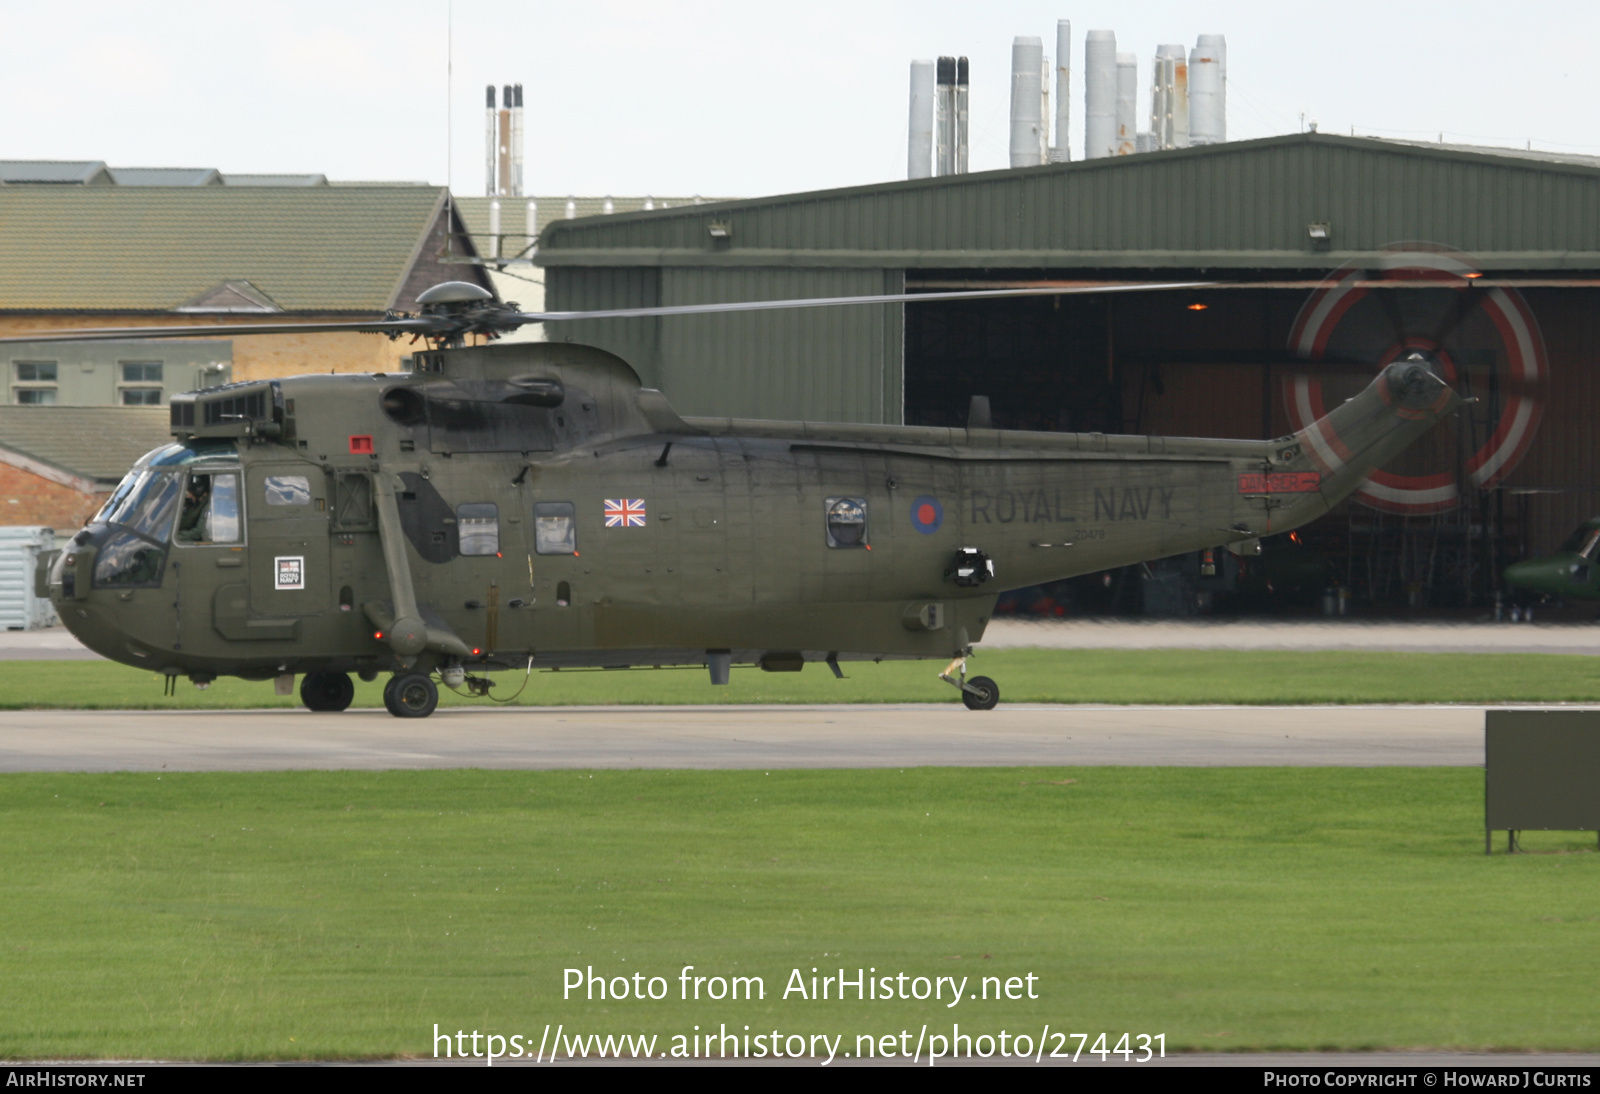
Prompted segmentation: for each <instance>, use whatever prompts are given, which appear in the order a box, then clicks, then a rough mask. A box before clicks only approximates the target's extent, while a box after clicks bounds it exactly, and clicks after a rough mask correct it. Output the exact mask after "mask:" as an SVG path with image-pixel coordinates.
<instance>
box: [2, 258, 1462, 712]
mask: <svg viewBox="0 0 1600 1094" xmlns="http://www.w3.org/2000/svg"><path fill="white" fill-rule="evenodd" d="M1192 284H1193V283H1185V284H1182V285H1157V286H1139V287H1137V288H1141V289H1146V290H1148V289H1152V288H1156V289H1161V288H1165V289H1171V288H1187V287H1192ZM1105 291H1118V289H1117V287H1106V286H1099V287H1091V288H1087V289H1085V288H1038V289H1006V290H988V291H985V290H972V291H961V292H948V293H925V294H916V295H909V296H906V295H902V296H874V297H850V298H838V299H825V300H814V299H808V300H798V301H759V302H746V303H731V304H710V305H689V306H681V307H660V308H640V309H626V310H615V311H605V312H586V313H573V312H544V313H533V312H520V311H517V310H516V306H515V305H513V304H507V303H502V302H500V301H498V300H496V299H495V298H494V297H493V296H492V295H491V294H489V293H487V292H485V291H484V290H483V289H481V288H479V287H477V286H475V285H470V284H466V283H462V282H449V283H446V284H443V285H439V286H435V287H434V288H432V289H430V290H428V291H427V292H426V293H424V294H422V296H421V297H419V305H420V313H419V314H417V315H406V316H402V315H391V316H386V317H384V318H383V319H381V320H375V321H372V322H348V323H345V322H333V323H329V322H319V323H306V324H288V325H261V326H259V327H254V326H235V327H230V328H229V330H230V332H231V333H234V334H253V333H284V332H296V331H329V330H351V331H356V330H359V331H375V332H379V333H384V334H388V335H390V336H392V337H398V336H402V335H414V336H420V337H422V338H424V339H426V340H427V342H428V344H429V348H428V349H427V350H426V351H425V352H418V353H416V354H415V355H414V357H413V363H414V367H413V368H412V370H411V371H410V372H409V373H407V374H399V375H397V374H373V375H348V374H346V375H313V376H298V377H293V378H287V379H278V380H264V381H259V382H245V383H236V384H231V385H227V386H225V387H220V388H211V389H206V390H203V391H195V392H189V393H187V394H182V395H177V396H174V397H173V398H172V399H171V415H172V433H173V438H174V439H173V443H171V444H168V445H166V446H164V447H162V448H158V449H156V450H155V451H153V452H150V453H149V454H147V455H146V456H144V457H143V458H142V459H141V460H140V461H139V462H138V464H137V465H136V466H135V467H134V468H133V469H132V470H131V471H130V472H129V473H128V475H127V477H126V478H125V479H124V480H123V481H122V483H121V484H120V485H119V486H118V487H117V488H116V490H115V492H114V493H113V494H112V496H111V498H110V499H109V500H108V501H107V502H106V504H105V506H104V507H103V508H102V509H101V511H100V512H99V513H98V514H97V515H96V516H95V517H94V518H93V519H92V520H91V521H90V522H89V524H88V526H87V527H85V528H84V529H83V530H81V531H79V532H78V533H77V534H76V535H74V536H73V537H72V539H71V541H70V543H69V545H68V546H67V547H66V548H65V549H63V550H62V551H60V552H59V553H58V554H57V555H56V556H55V557H54V558H53V559H47V569H43V570H42V571H41V574H40V575H39V580H40V582H41V583H42V584H45V585H47V587H48V592H49V595H50V597H51V599H52V600H53V602H54V603H55V605H56V607H57V610H58V612H59V614H60V615H61V617H62V619H63V620H64V621H65V622H66V625H67V627H68V628H69V629H70V630H71V631H72V633H73V634H74V635H76V636H77V637H78V638H79V639H80V640H82V641H83V643H84V644H85V645H87V646H88V647H90V648H91V649H93V650H95V651H97V652H99V653H101V654H103V655H104V656H106V657H108V658H111V659H112V660H115V661H120V662H123V663H125V664H129V665H135V666H139V667H142V668H147V669H150V670H151V671H153V672H156V673H160V674H162V675H164V676H165V677H166V680H167V687H168V691H169V693H170V692H171V690H172V689H173V688H174V687H175V685H176V681H177V679H178V677H180V676H187V677H188V678H189V679H190V680H191V681H192V682H194V683H195V684H196V685H198V686H202V687H203V686H205V685H207V684H209V683H210V682H211V681H212V680H214V679H215V678H216V677H217V676H219V675H223V674H228V675H233V676H238V677H243V678H245V679H269V678H273V679H276V680H277V681H278V682H279V685H280V688H281V690H282V691H283V692H284V693H287V692H288V691H289V689H290V688H292V682H293V678H294V676H295V675H296V674H301V675H302V677H303V679H302V682H301V686H300V697H301V699H302V701H303V702H304V704H305V705H306V706H307V707H309V708H310V709H311V710H314V711H338V710H343V709H345V708H346V707H348V706H349V704H350V702H351V699H352V694H353V691H354V685H353V684H352V682H351V679H350V674H351V673H355V674H357V675H359V676H360V677H361V678H362V679H364V680H373V679H376V678H377V676H378V675H379V674H381V673H386V672H387V673H390V674H391V676H390V679H389V681H388V683H387V685H386V686H385V689H384V703H385V705H386V706H387V708H388V709H389V711H390V713H392V714H394V715H395V716H397V717H405V718H420V717H426V716H427V715H429V714H430V713H432V711H433V710H434V708H435V706H436V704H437V702H438V689H437V685H436V683H435V681H434V678H435V677H437V678H438V680H439V682H441V683H443V684H444V685H446V686H449V687H451V688H453V689H461V688H465V689H466V691H467V693H469V694H472V695H477V696H486V695H487V694H488V691H489V688H490V683H489V681H488V680H486V679H485V678H484V676H483V675H482V674H483V673H485V672H486V671H488V670H491V669H499V670H507V669H510V670H514V669H518V668H523V669H525V670H526V673H531V671H532V669H533V668H535V667H541V668H550V669H561V668H568V667H607V668H611V667H617V668H620V667H638V666H672V665H704V666H706V667H707V668H708V669H709V673H710V680H711V683H712V684H715V685H720V684H726V683H727V682H728V677H729V670H730V667H731V666H732V665H734V664H741V665H751V664H753V665H758V666H760V667H761V668H762V669H764V670H767V671H771V672H794V671H799V670H800V669H801V668H802V667H803V666H804V665H805V664H806V663H808V662H823V663H825V664H826V665H827V666H828V667H829V668H830V669H831V670H832V671H833V673H834V674H835V675H842V671H841V669H840V664H841V662H847V661H851V660H866V659H871V660H881V659H884V658H928V659H939V660H946V661H947V662H948V663H947V665H946V668H945V669H944V671H943V672H942V673H940V676H941V678H942V679H944V680H945V681H947V682H948V683H950V684H953V685H954V686H955V687H957V688H958V689H959V690H960V692H961V697H962V700H963V701H964V702H965V704H966V705H967V706H968V707H969V708H972V709H974V710H988V709H992V708H993V707H994V706H995V705H996V703H997V702H998V701H999V696H1000V689H999V687H998V685H997V684H996V683H995V682H994V681H993V680H991V679H989V678H987V677H984V676H973V677H970V678H969V677H968V676H967V673H966V658H967V656H968V655H969V654H970V653H971V650H972V646H973V644H974V643H976V642H978V641H979V640H980V639H981V638H982V637H983V633H984V628H985V626H986V625H987V623H988V622H989V618H990V615H991V614H992V611H993V607H994V604H995V601H996V598H997V594H998V592H999V591H1000V589H1001V588H1002V587H1005V588H1014V587H1019V586H1024V585H1034V584H1038V583H1041V582H1044V581H1049V580H1056V579H1061V578H1066V577H1071V576H1075V575H1078V574H1084V573H1090V572H1094V571H1098V570H1103V569H1106V568H1108V567H1112V566H1118V565H1126V564H1129V563H1134V562H1138V561H1141V560H1147V559H1152V558H1157V557H1162V556H1166V555H1173V554H1178V553H1181V552H1187V551H1192V550H1197V549H1204V548H1215V547H1218V546H1226V547H1227V548H1229V549H1230V550H1233V551H1235V552H1237V553H1245V554H1248V553H1253V552H1254V551H1256V550H1258V549H1259V538H1260V537H1261V536H1263V535H1266V534H1268V533H1272V532H1282V531H1287V530H1289V529H1291V528H1294V527H1296V526H1297V525H1300V524H1303V523H1305V522H1306V521H1309V520H1311V519H1312V518H1314V517H1316V516H1319V515H1321V514H1323V513H1325V512H1327V511H1328V509H1329V508H1330V507H1332V506H1333V505H1334V504H1336V503H1337V502H1338V501H1340V500H1341V499H1342V498H1344V497H1345V496H1347V495H1348V494H1350V493H1351V492H1352V491H1354V490H1355V489H1357V488H1358V487H1359V486H1360V485H1361V483H1362V482H1363V480H1364V479H1365V478H1366V476H1367V474H1368V473H1369V472H1370V471H1372V470H1373V469H1374V468H1376V467H1379V466H1381V465H1382V464H1383V463H1384V462H1385V461H1387V460H1389V459H1390V458H1391V457H1392V456H1394V455H1395V454H1396V453H1398V452H1399V451H1401V450H1402V449H1403V448H1405V447H1406V446H1407V445H1408V444H1410V442H1411V441H1412V440H1413V439H1415V438H1416V437H1418V436H1420V435H1421V434H1422V433H1424V432H1425V431H1427V430H1428V429H1430V428H1431V427H1432V426H1433V425H1434V423H1435V422H1437V421H1438V420H1439V419H1440V418H1441V417H1443V416H1445V415H1447V414H1449V413H1450V412H1451V411H1452V410H1453V409H1454V408H1455V407H1456V406H1457V405H1458V404H1459V403H1460V399H1459V397H1458V396H1457V395H1456V394H1455V392H1454V391H1453V389H1452V388H1451V387H1450V386H1449V384H1447V383H1446V382H1445V381H1444V380H1443V379H1442V378H1441V372H1440V369H1439V367H1438V362H1437V361H1434V360H1433V359H1431V358H1430V357H1429V356H1428V354H1427V353H1426V352H1424V351H1413V352H1410V353H1408V354H1406V355H1405V356H1403V357H1401V358H1399V359H1397V360H1394V361H1392V362H1390V363H1388V364H1387V365H1386V366H1385V367H1384V368H1383V369H1382V370H1381V371H1380V372H1379V373H1378V374H1377V376H1376V377H1375V378H1374V379H1373V380H1372V381H1371V382H1370V384H1368V385H1367V386H1366V388H1365V390H1363V391H1361V392H1360V393H1359V394H1357V395H1356V396H1354V397H1353V398H1351V399H1349V400H1347V401H1346V402H1344V403H1343V404H1342V405H1340V406H1338V407H1336V408H1335V409H1334V410H1333V411H1332V412H1331V413H1328V414H1327V415H1326V416H1323V417H1320V418H1318V419H1317V420H1315V421H1313V422H1311V423H1310V424H1308V425H1307V426H1306V427H1305V428H1303V429H1301V430H1300V431H1299V432H1298V433H1296V434H1294V435H1292V436H1288V437H1283V438H1279V439H1277V440H1268V441H1258V440H1240V441H1227V440H1207V439H1175V438H1167V437H1142V436H1108V435H1103V434H1099V433H1033V432H1020V431H1018V432H1013V431H1002V430H996V429H993V428H991V427H990V422H989V420H988V414H987V404H986V402H985V401H983V400H981V399H974V400H973V407H972V412H971V414H970V417H969V420H968V423H967V426H966V428H964V429H962V428H931V427H902V426H879V425H819V424H815V423H801V422H774V421H756V420H749V421H745V420H728V419H715V420H713V419H694V418H688V419H686V418H683V417H680V416H679V415H678V414H677V413H676V412H675V411H674V410H673V409H672V407H671V406H670V404H669V403H668V401H667V399H666V397H665V396H663V395H662V393H661V392H659V391H655V390H651V389H648V388H645V387H643V386H642V385H641V383H640V380H639V377H638V376H637V374H636V373H635V372H634V371H633V369H632V368H630V367H629V366H628V365H627V364H626V363H625V362H624V361H622V360H621V359H619V358H617V357H615V356H612V355H611V354H609V353H606V352H603V351H601V350H598V349H594V348H590V347H584V346H579V345H573V344H565V343H559V342H544V343H538V342H535V343H519V344H508V345H500V346H495V345H468V344H467V343H468V340H469V338H471V337H472V336H488V337H490V338H492V337H493V336H495V335H497V334H499V333H502V332H505V331H508V330H511V329H514V328H516V327H519V326H521V325H523V324H525V323H533V322H559V321H561V320H563V319H572V318H579V317H582V318H597V317H619V318H621V317H636V316H646V315H651V316H655V315H678V314H692V313H704V312H723V311H738V310H753V309H757V308H772V307H818V306H835V305H838V306H843V305H849V304H854V303H884V302H896V301H900V302H907V303H913V302H916V301H920V300H936V299H960V298H969V297H992V296H995V295H1051V294H1067V293H1075V292H1105ZM215 333H216V328H215V327H178V328H163V329H152V328H148V327H146V328H134V329H116V330H101V331H93V332H87V331H75V332H73V333H71V334H69V335H63V336H60V340H63V341H79V340H91V339H109V338H126V337H173V336H178V335H185V334H192V335H210V336H215ZM24 337H26V336H24ZM8 340H21V339H8ZM28 340H32V341H38V340H39V339H38V338H37V337H33V338H29V339H28ZM41 565H42V566H44V565H46V564H43V563H42V564H41ZM526 679H527V677H526V674H525V677H524V683H526Z"/></svg>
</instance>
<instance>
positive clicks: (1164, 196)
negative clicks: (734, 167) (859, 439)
mask: <svg viewBox="0 0 1600 1094" xmlns="http://www.w3.org/2000/svg"><path fill="white" fill-rule="evenodd" d="M536 261H537V262H538V263H539V264H540V265H542V266H543V267H545V279H546V305H547V307H549V308H550V309H552V310H566V309H573V310H579V309H582V310H587V309H599V308H617V307H631V306H656V305H673V304H690V303H700V302H707V301H727V300H747V299H749V300H753V299H770V298H788V297H818V296H846V295H858V294H874V293H898V292H910V293H916V292H918V291H932V290H938V289H951V288H967V287H972V288H983V287H996V288H999V287H1012V286H1022V285H1030V284H1035V283H1040V282H1050V283H1067V284H1077V283H1084V284H1105V283H1113V282H1115V283H1127V282H1132V283H1142V284H1154V283H1162V284H1170V283H1174V282H1185V283H1187V282H1200V283H1203V284H1201V285H1197V286H1195V287H1190V288H1182V289H1166V290H1159V291H1144V292H1135V293H1126V294H1115V295H1097V296H1081V297H1071V296H1067V297H1057V298H1010V299H996V300H987V301H977V302H966V301H963V302H948V303H934V302H930V303H927V304H911V305H899V304H889V305H868V306H853V307H845V308H826V309H799V310H793V311H773V312H753V313H744V314H739V315H709V316H693V317H675V318H662V319H629V320H586V321H581V322H571V323H563V324H559V325H558V324H552V325H551V326H550V327H549V329H548V337H550V338H552V339H564V340H570V341H578V342H585V343H589V344H593V345H598V346H601V347H603V348H606V349H608V350H610V351H612V352H614V353H617V354H618V355H620V356H621V357H623V358H625V359H626V360H628V361H630V362H631V363H632V364H633V365H634V367H635V368H636V369H637V370H638V371H639V373H640V374H641V376H642V377H643V378H644V380H645V382H646V383H647V384H650V385H652V386H658V387H660V388H662V389H663V390H664V391H665V392H666V393H667V395H668V397H669V398H671V399H672V401H673V404H674V406H675V407H676V408H677V409H678V410H679V411H680V412H681V413H685V414H690V415H713V416H718V415H730V416H740V417H759V418H791V419H793V418H803V419H823V420H843V421H864V422H889V423H895V422H904V423H907V424H924V425H959V424H962V423H963V422H964V420H965V415H966V410H967V407H968V405H969V401H970V398H971V396H973V395H986V396H988V397H989V398H990V400H991V404H992V406H993V419H994V422H995V424H996V425H997V426H1000V427H1002V428H1022V429H1047V430H1069V431H1081V432H1116V433H1155V434H1164V435H1169V436H1231V437H1255V438H1260V437H1274V436H1282V435H1284V434H1286V433H1290V432H1293V431H1294V430H1295V429H1297V428H1299V426H1300V425H1302V424H1304V421H1305V419H1306V418H1307V417H1308V416H1315V415H1316V414H1317V413H1318V411H1319V409H1320V408H1323V407H1326V406H1328V405H1331V404H1332V403H1333V402H1334V401H1336V400H1337V399H1339V398H1342V397H1344V396H1345V395H1346V394H1348V393H1349V392H1351V391H1353V390H1354V389H1355V388H1356V387H1357V386H1359V385H1360V384H1361V383H1362V382H1364V379H1365V378H1367V377H1370V375H1371V374H1372V372H1373V371H1374V370H1375V368H1376V367H1377V366H1378V365H1379V364H1381V363H1382V362H1384V361H1385V360H1387V359H1390V358H1392V357H1393V356H1395V355H1396V354H1398V353H1400V352H1405V351H1407V350H1409V349H1415V348H1420V349H1424V350H1427V351H1429V352H1431V353H1434V354H1435V355H1436V356H1437V357H1438V358H1439V359H1440V360H1441V363H1442V364H1443V366H1444V367H1445V368H1446V369H1447V370H1449V371H1450V372H1451V373H1452V375H1454V376H1455V378H1456V382H1457V385H1458V388H1459V389H1460V390H1462V391H1463V393H1464V394H1467V395H1470V396H1472V397H1475V398H1476V399H1477V402H1475V403H1473V404H1471V407H1470V409H1469V410H1468V411H1466V412H1464V413H1463V414H1462V415H1461V416H1460V418H1459V419H1458V420H1457V421H1456V422H1454V423H1453V424H1450V425H1446V426H1444V427H1442V428H1441V429H1440V430H1438V431H1436V432H1435V434H1434V435H1433V437H1431V438H1430V439H1429V440H1427V441H1425V442H1423V443H1422V444H1421V445H1419V446H1418V447H1417V448H1416V449H1414V450H1413V451H1411V452H1408V453H1407V454H1406V455H1404V456H1403V457H1401V458H1400V459H1399V460H1398V461H1397V462H1396V464H1394V465H1392V466H1391V467H1389V468H1386V469H1385V471H1384V473H1382V474H1380V475H1379V476H1377V477H1375V479H1374V481H1373V483H1371V484H1370V485H1369V487H1368V488H1367V490H1365V491H1364V492H1363V494H1362V495H1361V496H1360V497H1359V498H1358V499H1357V501H1355V502H1353V503H1347V504H1346V505H1345V506H1344V507H1342V508H1341V510H1340V511H1339V512H1338V513H1336V514H1334V515H1331V516H1330V517H1328V518H1325V519H1324V520H1322V521H1319V522H1317V523H1316V524H1314V525H1313V526H1311V528H1310V529H1308V530H1306V532H1305V533H1303V534H1305V535H1308V536H1309V537H1311V538H1313V539H1314V540H1316V543H1315V546H1316V548H1317V550H1318V551H1319V552H1320V556H1321V557H1322V558H1324V559H1326V560H1328V574H1329V576H1328V578H1327V580H1326V581H1321V583H1322V584H1326V585H1330V586H1331V585H1338V586H1341V587H1347V588H1349V589H1350V590H1352V595H1353V596H1354V597H1355V598H1356V599H1357V600H1358V601H1362V600H1365V601H1368V602H1371V603H1375V604H1395V605H1411V606H1422V605H1432V606H1438V607H1455V608H1481V607H1483V606H1485V605H1487V604H1489V603H1491V602H1492V600H1493V597H1494V595H1495V593H1496V592H1498V591H1499V572H1500V570H1501V569H1502V568H1503V566H1504V565H1505V563H1507V562H1509V561H1512V560H1514V559H1515V558H1518V557H1522V556H1523V555H1525V554H1528V553H1535V554H1536V553H1541V552H1545V551H1549V550H1552V549H1554V548H1555V546H1556V545H1558V544H1559V543H1560V542H1561V540H1562V539H1564V538H1565V536H1566V534H1567V533H1568V532H1569V531H1570V530H1571V529H1572V528H1573V527H1574V526H1575V525H1576V524H1577V523H1579V522H1580V521H1581V520H1584V519H1586V518H1588V517H1590V516H1592V515H1594V511H1593V508H1592V507H1593V506H1594V505H1595V488H1596V483H1597V475H1596V468H1597V467H1600V424H1597V423H1600V413H1597V411H1600V383H1597V375H1596V364H1595V362H1594V361H1593V359H1592V358H1593V357H1594V355H1595V351H1596V348H1597V346H1600V341H1597V335H1600V324H1597V321H1596V315H1597V313H1600V160H1592V159H1588V158H1585V157H1567V156H1560V155H1546V154H1540V153H1523V152H1520V151H1514V150H1499V149H1476V148H1475V149H1462V148H1455V147H1447V146H1436V145H1421V144H1415V145H1414V144H1407V143H1401V142H1393V141H1386V140H1377V139H1367V138H1351V137H1338V136H1331V135H1327V134H1318V133H1308V134H1297V135H1291V136H1286V137H1274V138H1269V139H1265V140H1257V141H1242V142H1235V143H1229V144H1220V145H1212V146H1207V147H1199V148H1188V149H1179V150H1173V151H1166V152H1155V153H1148V154H1143V155H1137V156H1126V157H1117V158H1109V159H1099V160H1090V161H1086V162H1080V163H1064V164H1049V165H1044V166H1040V167H1030V168H1021V169H1014V170H1008V171H994V172H986V173H980V174H968V175H954V176H945V177H940V178H929V179H916V180H910V181H904V182H892V183H886V184H881V185H875V186H863V187H854V188H849V189H842V190H830V191H821V192H816V193H806V194H791V195H781V196H777V197H769V198H760V199H754V200H747V201H737V202H725V203H719V204H714V205H705V206H699V207H691V208H676V209H671V210H656V211H653V212H634V213H618V214H615V215H612V216H607V217H591V218H581V219H577V220H559V221H555V222H554V223H551V224H549V225H548V226H546V227H545V228H544V230H543V231H542V233H541V236H540V239H539V247H538V251H537V257H536ZM1319 581H1320V579H1319Z"/></svg>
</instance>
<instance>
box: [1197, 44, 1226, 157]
mask: <svg viewBox="0 0 1600 1094" xmlns="http://www.w3.org/2000/svg"><path fill="white" fill-rule="evenodd" d="M1227 65H1228V40H1227V39H1226V38H1224V37H1223V36H1222V35H1220V34H1202V35H1200V38H1199V40H1198V41H1197V42H1196V43H1195V47H1194V49H1192V50H1190V51H1189V143H1190V144H1221V143H1222V142H1223V141H1225V140H1227V139H1228V83H1227V74H1228V68H1227Z"/></svg>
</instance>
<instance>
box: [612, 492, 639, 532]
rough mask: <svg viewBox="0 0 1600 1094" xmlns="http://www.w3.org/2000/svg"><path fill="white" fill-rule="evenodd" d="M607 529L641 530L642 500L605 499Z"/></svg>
mask: <svg viewBox="0 0 1600 1094" xmlns="http://www.w3.org/2000/svg"><path fill="white" fill-rule="evenodd" d="M606 527H607V528H643V527H644V499H643V498H607V499H606Z"/></svg>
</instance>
